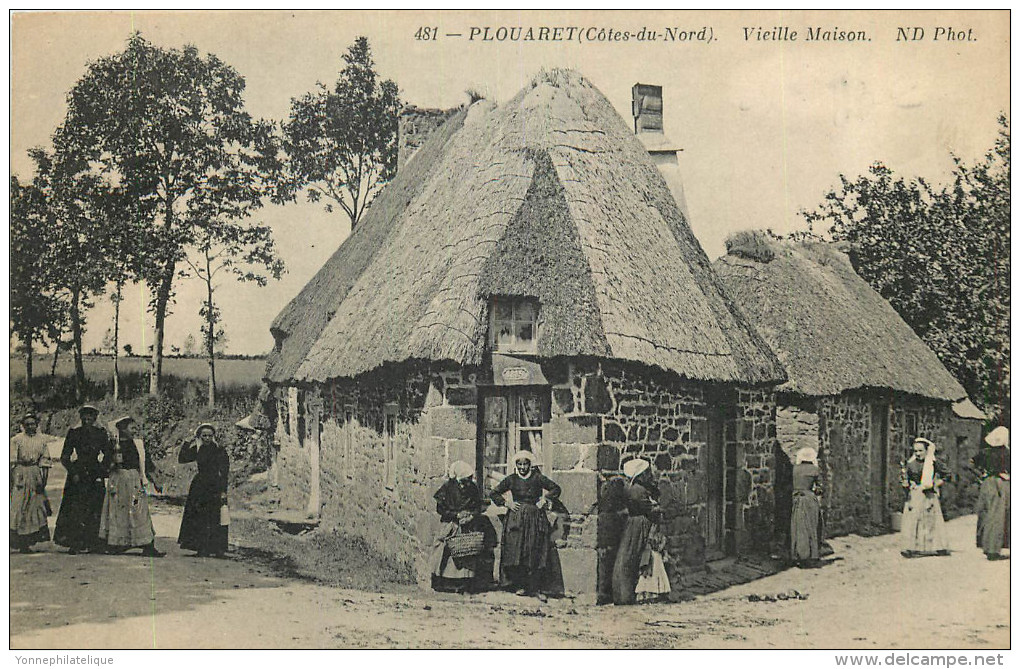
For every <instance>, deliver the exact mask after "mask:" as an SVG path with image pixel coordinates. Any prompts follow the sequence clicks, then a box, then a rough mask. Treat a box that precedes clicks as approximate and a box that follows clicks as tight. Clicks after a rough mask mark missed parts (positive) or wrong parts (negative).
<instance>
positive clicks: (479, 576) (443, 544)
mask: <svg viewBox="0 0 1020 669" xmlns="http://www.w3.org/2000/svg"><path fill="white" fill-rule="evenodd" d="M449 474H450V477H449V479H447V481H446V482H445V483H443V485H442V487H440V488H439V490H437V491H436V493H435V494H434V495H433V498H434V499H435V500H436V511H437V512H438V513H439V519H440V520H441V521H442V523H443V524H442V526H441V527H440V528H439V534H438V535H437V536H436V542H435V544H434V546H433V550H432V561H431V565H432V588H433V589H434V590H438V591H442V592H470V591H479V590H483V589H485V588H486V587H487V586H488V585H490V582H491V580H492V563H493V560H492V549H493V548H494V547H495V545H496V531H495V530H494V529H493V527H492V523H491V522H489V520H488V519H487V518H486V517H485V516H483V515H481V514H482V493H481V492H480V491H479V490H478V486H477V485H475V482H474V481H472V480H471V476H472V475H473V474H474V469H473V468H472V467H471V465H469V464H468V463H466V462H464V461H462V460H458V461H457V462H454V463H453V464H452V465H450V472H449ZM469 532H481V533H482V537H483V539H484V542H483V545H482V553H481V554H480V555H472V556H469V557H452V556H451V555H450V550H449V548H448V546H447V540H448V539H450V538H451V537H454V536H456V535H458V534H462V533H469Z"/></svg>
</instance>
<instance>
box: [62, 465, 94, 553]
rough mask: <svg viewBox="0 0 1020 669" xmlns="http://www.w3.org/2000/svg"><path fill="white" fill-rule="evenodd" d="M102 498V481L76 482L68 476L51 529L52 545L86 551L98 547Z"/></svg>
mask: <svg viewBox="0 0 1020 669" xmlns="http://www.w3.org/2000/svg"><path fill="white" fill-rule="evenodd" d="M105 495H106V487H105V486H104V485H103V480H102V479H98V480H93V481H87V480H81V481H78V482H75V481H74V480H73V476H72V475H68V477H67V483H65V484H64V495H63V497H61V499H60V514H59V515H58V516H57V524H56V527H54V529H53V541H54V543H56V544H59V545H61V546H67V547H68V548H88V547H91V546H94V545H95V544H96V543H98V542H99V520H100V517H101V516H102V513H103V498H104V497H105Z"/></svg>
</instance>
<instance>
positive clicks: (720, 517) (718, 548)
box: [702, 407, 737, 560]
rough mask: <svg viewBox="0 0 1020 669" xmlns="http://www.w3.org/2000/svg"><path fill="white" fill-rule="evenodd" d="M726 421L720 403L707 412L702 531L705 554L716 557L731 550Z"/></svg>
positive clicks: (731, 475)
mask: <svg viewBox="0 0 1020 669" xmlns="http://www.w3.org/2000/svg"><path fill="white" fill-rule="evenodd" d="M727 429H732V421H730V422H729V423H727V421H726V420H725V416H724V412H723V408H722V407H713V408H711V409H710V410H709V413H708V443H707V444H706V453H705V457H704V458H703V459H702V462H703V475H704V476H705V483H706V489H707V492H708V497H707V499H706V500H705V515H704V518H703V520H702V533H703V536H704V537H705V558H706V559H707V560H718V559H720V558H723V557H725V556H726V555H729V554H731V553H732V552H733V531H732V530H733V527H734V525H735V522H736V510H737V509H736V504H735V502H734V500H735V498H736V487H737V470H736V451H737V445H736V441H735V440H734V439H733V438H732V437H733V436H734V435H729V436H730V438H727V435H726V430H727Z"/></svg>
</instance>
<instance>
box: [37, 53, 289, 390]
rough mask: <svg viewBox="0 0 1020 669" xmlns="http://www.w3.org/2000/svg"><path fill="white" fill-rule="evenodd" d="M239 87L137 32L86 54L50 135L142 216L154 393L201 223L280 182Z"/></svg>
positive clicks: (272, 144)
mask: <svg viewBox="0 0 1020 669" xmlns="http://www.w3.org/2000/svg"><path fill="white" fill-rule="evenodd" d="M243 93H244V78H243V77H241V75H240V74H238V72H237V71H236V70H234V69H233V68H232V67H230V66H229V65H226V64H225V63H223V62H222V61H220V60H219V59H218V58H217V57H216V56H214V55H212V54H208V55H206V56H202V55H201V54H199V52H198V50H197V49H196V48H195V47H194V46H190V45H189V46H186V47H184V48H183V49H164V48H159V47H155V46H153V45H152V44H150V43H149V42H147V41H146V40H145V39H144V38H143V37H142V36H141V35H140V34H138V33H135V34H133V35H132V36H131V37H130V39H129V40H128V43H127V48H126V49H125V50H124V51H123V52H121V53H118V54H114V55H112V56H109V57H106V58H102V59H100V60H98V61H96V62H93V63H91V64H89V66H88V68H87V70H86V72H85V74H84V76H82V78H81V79H79V80H78V82H77V83H76V84H75V86H74V88H73V89H72V90H71V92H70V94H69V95H68V110H67V117H66V119H65V121H64V124H63V126H62V128H61V131H60V132H59V133H58V135H57V136H56V137H55V139H54V144H55V146H56V147H57V150H58V152H60V151H61V150H64V151H65V152H66V153H67V154H68V155H73V156H75V157H76V159H77V161H78V165H79V167H80V168H81V169H82V170H85V169H86V168H87V166H89V165H98V166H99V169H100V170H101V172H102V173H103V174H104V175H106V176H107V177H108V179H109V180H110V182H111V183H116V184H119V185H120V187H122V188H123V189H124V191H125V193H126V194H127V195H128V196H129V197H131V198H132V199H133V200H134V201H135V203H136V205H135V206H136V210H135V211H136V215H137V216H138V217H140V219H139V221H140V222H142V223H144V224H145V225H144V228H145V229H144V233H143V234H141V235H139V239H138V241H139V244H140V246H139V250H138V251H137V255H138V256H139V257H143V258H144V263H143V272H142V273H143V278H144V280H145V281H146V282H147V283H148V284H149V287H150V289H151V290H152V292H153V296H154V297H153V299H152V302H151V304H150V309H151V310H152V312H153V314H154V320H155V343H154V346H153V351H152V364H151V373H150V379H149V392H150V393H151V394H155V393H157V392H158V391H159V384H160V380H161V378H162V373H163V340H164V334H165V322H166V317H167V315H168V313H169V307H170V304H171V300H172V298H173V295H174V280H175V278H176V276H177V268H178V264H179V263H180V262H181V261H182V260H183V259H184V257H185V254H186V253H187V249H188V248H189V246H191V245H193V244H195V243H196V241H197V239H198V233H199V232H200V231H201V230H202V229H204V228H206V227H209V226H216V225H219V224H220V223H222V222H223V221H233V222H239V221H242V220H244V219H247V218H248V217H250V216H251V214H252V213H253V212H254V211H255V210H257V209H258V208H260V207H261V206H262V198H263V196H265V195H267V194H268V193H269V191H270V190H271V188H272V184H276V183H278V182H279V172H280V169H281V162H280V159H279V155H278V153H279V146H278V141H277V139H276V137H275V136H274V132H273V125H272V124H271V123H270V122H268V121H257V120H253V119H252V118H251V116H250V115H249V114H248V113H247V112H246V111H245V108H244V101H243V98H242V95H243ZM238 224H239V225H240V223H238Z"/></svg>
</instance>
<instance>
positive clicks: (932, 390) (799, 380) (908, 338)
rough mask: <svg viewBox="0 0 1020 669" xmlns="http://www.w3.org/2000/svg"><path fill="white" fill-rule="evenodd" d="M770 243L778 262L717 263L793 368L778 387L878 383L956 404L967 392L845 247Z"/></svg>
mask: <svg viewBox="0 0 1020 669" xmlns="http://www.w3.org/2000/svg"><path fill="white" fill-rule="evenodd" d="M759 241H760V240H759ZM769 243H770V244H771V247H772V249H771V250H772V251H773V252H774V256H775V257H774V259H773V260H771V261H770V262H760V261H758V260H754V259H749V258H747V257H740V256H738V255H736V254H735V253H734V252H731V254H730V255H726V256H724V257H722V258H720V259H719V260H717V261H716V262H715V263H714V265H713V267H714V268H715V270H716V273H717V274H718V276H719V277H720V279H721V281H722V283H723V284H724V286H725V287H726V290H727V292H728V293H729V294H730V296H732V298H733V299H734V300H735V302H736V303H737V305H738V306H739V308H740V309H741V311H742V312H743V313H744V314H745V315H746V316H747V318H748V320H749V321H750V322H751V323H752V324H753V325H754V327H755V328H756V329H757V331H758V332H759V333H760V334H761V336H762V338H763V339H764V340H765V342H766V343H767V344H768V345H769V346H770V347H771V348H772V349H773V350H774V351H775V352H776V354H777V355H778V356H779V359H780V360H781V361H782V363H783V366H784V367H785V368H786V370H787V373H788V375H789V380H788V381H787V382H786V383H785V384H783V385H782V386H780V387H779V388H778V390H780V391H785V392H791V393H797V394H801V395H807V396H827V395H839V394H840V393H842V392H845V391H848V390H855V389H863V388H876V389H889V390H894V391H899V392H903V393H908V394H911V395H917V396H920V397H927V398H931V399H937V400H942V401H948V402H955V401H957V400H960V399H962V398H963V397H965V396H966V393H965V392H964V390H963V388H962V386H960V384H959V383H958V382H957V381H956V379H954V378H953V376H952V375H951V374H950V373H949V371H948V370H946V368H945V366H943V365H942V363H941V362H940V361H939V359H938V357H937V356H936V355H935V353H933V352H932V351H931V349H929V348H928V347H927V346H926V345H925V344H924V342H923V341H921V339H920V337H918V336H917V335H916V334H915V333H914V331H913V330H912V329H911V328H910V326H908V325H907V324H906V323H905V322H904V321H903V319H902V318H900V316H899V314H897V313H896V311H895V310H894V309H893V308H892V306H891V305H889V303H888V302H887V301H886V300H884V299H883V298H882V297H881V296H880V295H879V294H878V293H877V292H875V290H874V289H872V288H871V286H869V285H868V284H867V282H865V281H864V279H862V278H861V277H860V276H859V275H858V274H857V273H856V272H855V271H854V269H853V267H852V266H851V264H850V260H849V258H848V257H847V256H846V255H845V254H844V253H842V252H840V251H839V250H837V249H836V248H835V247H834V246H833V245H831V244H825V243H791V242H779V241H771V242H769Z"/></svg>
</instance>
